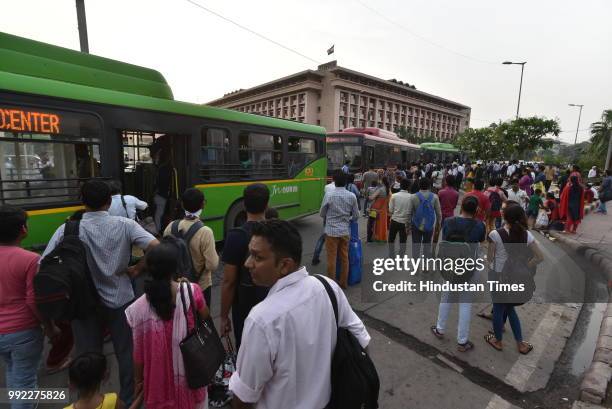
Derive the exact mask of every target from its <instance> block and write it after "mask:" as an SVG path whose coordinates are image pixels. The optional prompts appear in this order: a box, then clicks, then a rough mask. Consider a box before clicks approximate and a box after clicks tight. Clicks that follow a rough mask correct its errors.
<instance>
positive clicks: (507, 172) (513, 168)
mask: <svg viewBox="0 0 612 409" xmlns="http://www.w3.org/2000/svg"><path fill="white" fill-rule="evenodd" d="M515 170H516V165H510V166H508V170H507V171H506V175H507V176H508V177H510V176H512V175H513V174H514V171H515Z"/></svg>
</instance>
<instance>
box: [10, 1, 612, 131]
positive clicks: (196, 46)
mask: <svg viewBox="0 0 612 409" xmlns="http://www.w3.org/2000/svg"><path fill="white" fill-rule="evenodd" d="M190 1H192V2H195V3H198V4H200V5H202V6H204V7H206V8H209V9H210V10H213V11H214V12H216V13H218V14H220V15H222V16H224V17H226V18H229V19H230V20H233V21H235V22H236V23H239V24H241V25H243V26H245V27H248V28H249V29H251V30H252V31H254V32H256V33H258V34H261V35H263V36H265V37H268V38H270V39H272V40H274V41H276V42H278V43H280V44H282V45H284V46H286V47H288V48H290V49H292V50H295V51H296V52H297V53H300V54H303V55H305V56H306V57H308V58H304V57H303V56H300V55H298V54H296V53H293V52H291V51H288V50H286V49H285V48H283V47H281V46H279V45H276V44H273V43H270V42H268V41H266V40H264V39H262V38H260V37H259V36H257V35H256V34H253V33H250V32H247V31H244V30H242V29H240V28H238V27H237V26H235V25H233V24H231V23H229V22H227V21H225V20H223V19H222V18H220V17H218V16H215V15H214V14H211V13H209V12H207V11H205V10H203V9H201V8H199V7H197V6H195V5H193V4H192V3H191V2H190ZM85 6H86V13H87V28H88V35H89V48H90V52H91V53H92V54H96V55H100V56H103V57H107V58H112V59H116V60H120V61H125V62H129V63H132V64H137V65H142V66H145V67H150V68H154V69H156V70H158V71H160V72H161V73H162V74H163V75H164V76H165V78H166V80H167V81H168V83H169V84H170V86H171V87H172V90H173V92H174V96H175V99H177V100H182V101H189V102H195V103H204V102H207V101H211V100H214V99H216V98H219V97H222V96H223V94H225V93H227V92H230V91H233V90H236V89H239V88H249V87H252V86H255V85H258V84H261V83H264V82H268V81H271V80H274V79H277V78H280V77H282V76H286V75H289V74H293V73H296V72H299V71H302V70H305V69H316V67H317V65H318V64H319V63H325V62H328V61H331V60H333V59H336V60H338V65H341V66H343V67H346V68H350V69H353V70H356V71H360V72H363V73H367V74H370V75H373V76H376V77H379V78H383V79H391V78H396V79H398V80H401V81H404V82H408V83H410V84H414V85H416V87H417V89H419V90H421V91H425V92H428V93H431V94H434V95H438V96H441V97H444V98H447V99H450V100H453V101H457V102H459V103H462V104H465V105H468V106H470V107H471V108H472V119H471V124H470V125H471V126H472V127H482V126H486V125H488V124H490V123H491V122H496V121H499V120H506V119H512V118H513V117H514V115H515V114H516V104H517V98H518V89H519V81H520V71H521V70H520V66H517V65H502V64H501V62H502V61H505V60H510V61H516V62H518V61H527V64H526V65H525V72H524V77H523V89H522V95H521V106H520V115H521V116H531V115H538V116H544V117H547V118H556V119H558V120H559V121H560V124H561V129H562V130H563V132H562V133H561V134H560V140H562V141H564V142H570V143H572V142H573V141H574V137H575V132H576V125H577V121H578V108H574V107H570V106H568V104H570V103H573V104H584V108H583V111H582V118H581V122H580V131H579V133H578V141H579V142H580V141H585V140H588V138H589V125H590V124H591V123H592V122H595V121H597V120H599V118H600V116H601V113H602V111H603V110H604V109H612V75H611V74H612V52H611V51H612V24H611V23H610V21H611V20H610V18H611V16H612V1H609V0H584V1H575V0H572V1H569V0H513V1H509V2H497V1H491V0H463V1H457V0H403V1H402V0H379V1H369V2H368V1H367V0H363V1H362V0H290V1H287V0H260V1H252V0H251V1H248V0H231V1H228V0H85ZM1 9H2V14H3V18H2V22H1V23H0V31H4V32H7V33H10V34H15V35H19V36H23V37H27V38H31V39H35V40H38V41H44V42H47V43H51V44H55V45H59V46H62V47H67V48H72V49H75V50H78V49H79V37H78V29H77V19H76V7H75V0H53V1H49V0H19V1H7V0H3V1H2V5H1ZM8 16H12V17H11V18H8ZM331 45H335V53H334V54H333V55H331V56H328V55H327V53H326V50H327V49H328V48H329V47H330V46H331Z"/></svg>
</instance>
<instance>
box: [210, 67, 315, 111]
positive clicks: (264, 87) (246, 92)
mask: <svg viewBox="0 0 612 409" xmlns="http://www.w3.org/2000/svg"><path fill="white" fill-rule="evenodd" d="M308 76H312V77H316V78H317V79H321V78H323V77H324V74H321V72H320V71H313V70H304V71H300V72H297V73H295V74H291V75H287V76H285V77H282V78H279V79H276V80H273V81H269V82H266V83H263V84H260V85H256V86H254V87H251V88H247V89H239V90H237V91H234V92H229V93H227V94H225V95H224V96H223V97H221V98H217V99H215V100H213V101H210V102H207V104H209V105H215V104H221V103H228V102H231V101H233V100H237V99H241V98H245V97H249V96H252V95H256V94H259V93H261V92H265V91H268V88H279V87H282V86H285V85H284V84H283V83H286V85H290V84H291V83H295V81H296V80H298V79H299V78H300V77H308Z"/></svg>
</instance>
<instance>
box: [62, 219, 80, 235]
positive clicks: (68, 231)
mask: <svg viewBox="0 0 612 409" xmlns="http://www.w3.org/2000/svg"><path fill="white" fill-rule="evenodd" d="M80 224H81V221H80V220H68V221H67V222H66V223H65V224H64V237H66V236H76V237H79V225H80Z"/></svg>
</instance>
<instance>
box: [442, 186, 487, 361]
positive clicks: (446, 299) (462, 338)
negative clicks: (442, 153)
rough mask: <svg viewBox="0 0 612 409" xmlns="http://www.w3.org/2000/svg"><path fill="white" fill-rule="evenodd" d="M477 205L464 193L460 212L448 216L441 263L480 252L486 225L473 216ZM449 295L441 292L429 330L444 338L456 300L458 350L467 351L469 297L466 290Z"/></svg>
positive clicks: (465, 278)
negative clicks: (447, 322) (454, 215)
mask: <svg viewBox="0 0 612 409" xmlns="http://www.w3.org/2000/svg"><path fill="white" fill-rule="evenodd" d="M477 209H478V199H476V198H475V197H474V196H466V197H465V198H464V199H463V202H462V203H461V215H460V216H458V217H450V218H447V219H446V220H445V221H444V226H443V227H442V241H441V242H440V246H439V248H438V257H440V258H442V259H443V263H444V260H445V259H449V258H451V259H464V260H468V259H471V260H475V259H476V258H477V257H478V256H479V253H480V245H479V244H478V243H482V242H484V241H485V239H486V228H485V225H484V223H483V222H481V221H479V220H476V219H475V215H476V210H477ZM464 265H465V264H464ZM443 277H444V278H445V279H447V281H450V282H457V283H459V282H463V283H467V282H473V281H474V280H475V278H476V274H475V272H474V271H471V272H464V273H463V274H460V275H457V274H456V273H455V271H451V272H449V273H448V274H443ZM452 297H453V296H452V295H451V294H450V293H449V292H443V293H442V295H441V299H440V306H439V308H438V321H437V323H436V325H434V326H432V327H431V332H432V333H433V334H434V335H435V336H436V338H440V339H441V338H444V333H445V331H446V321H447V320H448V315H449V313H450V308H451V305H452V303H453V302H457V301H459V324H458V327H457V350H458V351H459V352H466V351H469V350H470V349H472V348H474V344H473V343H472V342H471V341H470V340H469V338H470V337H469V335H470V319H471V311H472V301H471V297H470V295H469V293H467V292H466V293H461V294H457V295H456V296H455V297H454V299H452ZM457 298H458V299H457Z"/></svg>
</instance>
